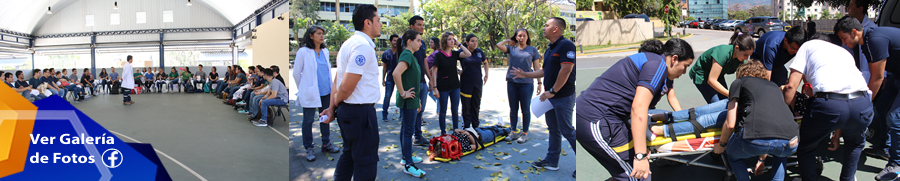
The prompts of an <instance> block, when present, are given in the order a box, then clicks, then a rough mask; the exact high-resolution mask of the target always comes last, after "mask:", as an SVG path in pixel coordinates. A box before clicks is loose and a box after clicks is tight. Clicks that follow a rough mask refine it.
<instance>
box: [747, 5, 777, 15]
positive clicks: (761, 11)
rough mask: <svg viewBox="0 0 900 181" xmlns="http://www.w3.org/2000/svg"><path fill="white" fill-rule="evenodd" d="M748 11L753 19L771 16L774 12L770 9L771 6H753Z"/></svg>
mask: <svg viewBox="0 0 900 181" xmlns="http://www.w3.org/2000/svg"><path fill="white" fill-rule="evenodd" d="M748 11H749V13H750V16H751V17H753V16H769V14H770V13H771V12H772V9H770V8H769V6H761V5H757V6H753V7H752V8H750V10H748Z"/></svg>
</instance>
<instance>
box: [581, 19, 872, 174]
mask: <svg viewBox="0 0 900 181" xmlns="http://www.w3.org/2000/svg"><path fill="white" fill-rule="evenodd" d="M677 30H678V31H681V29H677ZM687 31H688V32H689V33H693V34H694V37H691V38H688V39H685V40H686V41H687V42H689V43H690V44H691V46H692V47H693V48H694V51H695V52H694V55H695V56H699V55H700V54H701V53H703V52H704V51H705V50H706V49H708V48H710V47H713V46H716V45H720V44H727V43H728V38H730V37H731V33H732V32H730V31H720V30H698V29H687ZM634 53H637V51H632V52H622V53H614V54H600V55H593V56H585V57H578V59H579V62H578V68H577V69H578V72H579V74H577V80H578V82H577V84H576V89H577V91H578V92H581V91H583V90H584V89H586V88H587V87H588V86H590V84H591V82H593V81H594V79H596V78H597V77H598V76H600V75H601V74H602V73H603V72H604V71H606V69H608V68H609V66H611V65H613V64H614V63H616V62H617V61H619V60H621V59H622V58H625V57H626V56H628V55H632V54H634ZM789 64H790V63H788V65H789ZM725 79H726V81H728V82H731V81H733V80H734V75H726V76H725ZM675 88H676V95H677V97H678V100H679V102H680V103H681V107H682V108H685V109H686V108H690V107H697V106H701V105H705V103H706V102H705V101H704V100H703V99H702V98H701V96H700V92H699V91H697V88H696V87H695V86H694V85H693V83H692V82H691V79H690V78H689V77H688V76H687V75H685V76H682V77H681V78H680V79H677V80H675ZM657 109H665V110H672V108H671V107H669V105H668V102H667V101H666V99H662V100H660V103H659V104H658V105H657ZM576 111H577V109H576ZM577 147H578V148H577V149H578V152H579V153H585V151H584V149H583V148H581V145H580V144H578V146H577ZM826 147H827V143H826V142H823V144H822V145H820V147H819V150H818V154H819V156H822V157H823V158H824V159H825V164H824V165H825V170H824V173H823V174H822V176H821V177H820V180H838V178H839V176H840V172H841V170H840V169H841V162H842V161H843V160H842V156H840V155H842V154H843V153H842V151H840V150H842V149H843V148H841V149H839V151H834V152H832V151H828V150H826V149H825V148H826ZM867 147H868V146H867ZM576 157H577V159H578V160H579V161H578V162H577V164H578V166H577V167H578V168H579V170H582V171H581V172H578V178H596V179H597V180H602V179H607V178H609V177H610V175H609V173H608V172H607V171H606V170H605V169H604V168H603V166H601V165H600V164H599V163H598V162H596V159H594V158H593V157H592V156H590V154H579V155H578V156H576ZM694 157H695V156H685V157H683V158H685V159H691V158H694ZM789 161H791V160H789ZM699 162H701V163H711V164H715V165H721V163H719V162H717V161H714V160H712V159H711V157H710V156H706V157H704V158H701V159H700V160H699ZM885 164H886V161H884V160H882V159H879V158H875V157H867V156H865V155H864V156H863V157H862V158H861V159H860V165H859V167H858V170H857V172H856V177H857V179H859V180H871V179H872V178H874V176H875V174H877V173H878V172H880V171H881V168H882V167H884V165H885ZM650 170H651V172H653V178H654V180H698V181H703V180H722V178H723V177H724V176H725V174H724V171H722V170H716V169H709V168H704V167H697V166H684V165H675V166H657V165H655V164H651V168H650ZM797 171H798V169H797V168H796V167H791V168H788V172H787V173H788V174H789V176H791V177H797V176H799V175H798V174H797V173H796V172H797ZM768 179H771V176H770V175H768V174H764V175H762V176H760V177H754V178H753V180H768Z"/></svg>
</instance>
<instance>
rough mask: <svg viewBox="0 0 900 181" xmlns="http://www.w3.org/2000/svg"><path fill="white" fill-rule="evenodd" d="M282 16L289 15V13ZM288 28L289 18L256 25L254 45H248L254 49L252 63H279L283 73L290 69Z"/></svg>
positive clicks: (248, 47) (269, 64) (266, 64)
mask: <svg viewBox="0 0 900 181" xmlns="http://www.w3.org/2000/svg"><path fill="white" fill-rule="evenodd" d="M282 16H284V17H288V13H284V14H282ZM288 29H289V28H288V19H285V20H277V19H276V20H271V21H268V22H266V23H263V24H262V25H259V26H258V27H256V33H255V35H256V39H254V40H253V46H247V49H252V56H253V62H252V63H251V65H262V66H264V67H269V66H272V65H277V66H278V67H279V68H281V72H282V73H286V72H287V70H289V69H290V66H289V61H288V53H290V51H291V50H288V48H289V47H288V44H289V43H288V40H289V39H288ZM282 77H284V75H282Z"/></svg>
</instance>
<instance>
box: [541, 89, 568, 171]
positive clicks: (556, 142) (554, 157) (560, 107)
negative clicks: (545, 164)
mask: <svg viewBox="0 0 900 181" xmlns="http://www.w3.org/2000/svg"><path fill="white" fill-rule="evenodd" d="M546 101H550V104H553V109H551V110H550V111H547V113H546V118H544V120H546V121H547V130H548V131H550V140H549V142H550V146H549V147H548V148H547V156H546V157H544V158H545V159H544V160H546V161H549V162H550V163H553V164H559V153H560V149H561V145H560V144H561V142H562V137H565V138H566V140H568V141H569V145H570V146H572V148H573V149H574V148H575V127H572V116H573V115H572V113H573V112H574V111H575V95H569V96H567V97H554V98H551V99H547V100H546Z"/></svg>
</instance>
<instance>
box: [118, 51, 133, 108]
mask: <svg viewBox="0 0 900 181" xmlns="http://www.w3.org/2000/svg"><path fill="white" fill-rule="evenodd" d="M131 58H132V57H131V55H128V57H127V58H125V60H126V62H125V67H122V89H124V91H122V94H123V95H124V96H125V97H124V100H123V102H124V103H123V104H125V105H131V104H134V101H132V100H131V89H134V80H135V77H134V73H133V72H132V71H134V68H132V67H131V61H132V59H131ZM113 73H115V72H113Z"/></svg>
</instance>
